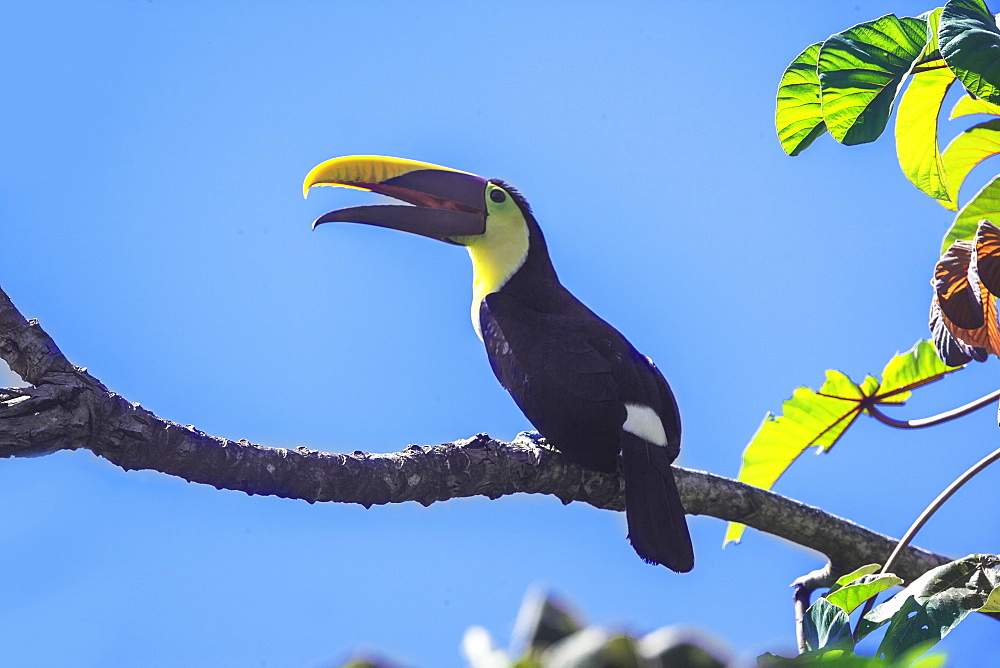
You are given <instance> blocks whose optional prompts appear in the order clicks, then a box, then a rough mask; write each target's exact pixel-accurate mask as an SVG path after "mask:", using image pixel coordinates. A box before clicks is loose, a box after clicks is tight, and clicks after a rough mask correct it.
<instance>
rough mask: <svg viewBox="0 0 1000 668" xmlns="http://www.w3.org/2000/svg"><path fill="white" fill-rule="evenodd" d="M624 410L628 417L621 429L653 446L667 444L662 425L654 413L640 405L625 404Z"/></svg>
mask: <svg viewBox="0 0 1000 668" xmlns="http://www.w3.org/2000/svg"><path fill="white" fill-rule="evenodd" d="M625 410H627V411H628V417H627V418H625V424H623V425H622V429H624V430H625V431H627V432H628V433H630V434H633V435H635V436H638V437H639V438H641V439H642V440H644V441H647V442H649V443H652V444H653V445H659V446H665V445H666V444H667V433H666V432H665V431H664V430H663V423H662V422H660V416H659V415H657V414H656V411H654V410H653V409H652V408H650V407H649V406H643V405H642V404H625Z"/></svg>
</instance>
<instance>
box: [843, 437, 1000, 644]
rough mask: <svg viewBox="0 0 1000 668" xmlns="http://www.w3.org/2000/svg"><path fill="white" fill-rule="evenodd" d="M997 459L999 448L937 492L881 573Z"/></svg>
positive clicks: (869, 603) (866, 610)
mask: <svg viewBox="0 0 1000 668" xmlns="http://www.w3.org/2000/svg"><path fill="white" fill-rule="evenodd" d="M998 460H1000V448H998V449H996V450H994V451H993V452H991V453H990V454H988V455H986V456H985V457H983V458H982V459H980V460H979V461H978V462H977V463H976V464H975V465H974V466H973V467H972V468H970V469H969V470H968V471H966V472H965V473H963V474H962V475H960V476H959V477H958V478H956V479H955V480H954V481H953V482H952V483H951V484H950V485H948V487H947V488H945V490H944V491H943V492H941V493H940V494H938V496H937V498H936V499H934V501H932V502H931V504H930V505H929V506H927V507H926V508H925V509H924V512H922V513H920V517H918V518H917V520H916V521H915V522H914V523H913V524H912V525H911V526H910V528H909V529H907V530H906V533H905V534H904V535H903V537H902V538H901V539H900V541H899V545H897V546H896V548H895V549H894V550H893V551H892V554H890V555H889V558H888V559H886V562H885V565H883V566H882V570H881V573H882V574H885V573H888V572H889V569H891V568H892V567H893V565H894V564H895V563H896V559H897V558H898V557H899V555H900V554H902V552H903V550H905V549H906V547H907V545H909V544H910V541H911V540H913V537H914V536H916V535H917V532H918V531H920V529H921V528H922V527H923V526H924V524H926V523H927V520H929V519H930V518H931V516H932V515H934V513H936V512H937V511H938V509H939V508H940V507H941V506H943V505H944V503H945V502H946V501H947V500H948V499H950V498H951V497H952V495H953V494H954V493H955V492H957V491H958V490H959V489H961V488H962V486H963V485H964V484H965V483H967V482H969V481H970V480H972V479H973V478H974V477H976V475H978V474H979V472H980V471H982V470H983V469H985V468H986V467H987V466H989V465H990V464H992V463H993V462H996V461H998ZM876 598H878V597H877V596H872V597H871V598H870V599H868V600H867V601H866V602H865V607H864V609H863V610H862V611H861V617H859V618H858V625H857V626H856V627H855V628H854V641H855V642H857V640H858V630H859V629H860V628H861V620H862V619H864V616H865V615H867V614H868V613H869V612H870V611H871V609H872V606H874V605H875V599H876Z"/></svg>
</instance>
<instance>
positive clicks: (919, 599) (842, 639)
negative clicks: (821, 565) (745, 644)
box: [758, 554, 1000, 668]
mask: <svg viewBox="0 0 1000 668" xmlns="http://www.w3.org/2000/svg"><path fill="white" fill-rule="evenodd" d="M998 566H1000V557H997V556H995V555H980V554H977V555H970V556H968V557H965V558H964V559H959V560H957V561H952V562H950V563H947V564H944V565H942V566H939V567H937V568H935V569H933V570H930V571H928V572H927V573H925V574H924V575H922V576H921V577H920V578H918V579H917V580H914V581H913V582H912V583H910V584H909V585H908V586H907V587H905V588H904V589H903V590H902V591H900V592H899V593H897V594H896V595H895V596H893V597H892V598H890V599H889V600H888V601H886V602H885V603H882V604H880V605H878V606H876V607H875V608H874V609H872V610H871V611H870V612H867V613H864V614H863V615H861V617H860V619H859V620H858V624H857V630H856V631H855V632H854V633H852V632H851V619H850V615H851V613H853V612H854V611H855V610H856V609H857V608H858V607H860V606H861V604H863V603H864V602H865V601H867V600H868V599H870V598H873V597H875V596H878V594H880V593H881V592H883V591H885V590H886V589H889V588H890V587H894V586H896V585H898V584H901V583H902V580H900V579H899V578H898V577H896V576H895V575H892V574H891V573H878V574H876V571H877V570H878V569H879V566H878V564H871V565H869V566H864V567H862V568H859V569H858V570H856V571H854V572H853V573H850V574H848V575H845V576H844V577H842V578H840V579H839V580H837V582H836V583H835V584H834V585H833V586H832V587H831V588H830V590H829V592H827V594H825V595H824V596H823V597H822V598H820V599H819V600H817V601H816V602H815V603H813V604H812V605H811V606H810V607H809V609H808V611H807V612H806V617H805V620H804V626H805V637H806V645H807V647H808V651H807V652H805V653H803V654H801V655H799V656H798V657H796V658H794V659H784V658H781V657H776V656H774V655H764V656H763V657H760V659H758V665H760V666H775V667H780V666H798V665H813V664H822V665H827V664H833V665H837V666H851V667H854V666H886V665H890V666H919V667H920V668H932V667H937V666H942V665H944V656H942V655H934V656H927V657H924V658H919V657H920V656H921V655H922V654H924V653H925V652H926V651H927V650H928V649H930V648H931V647H933V646H934V644H936V643H937V642H938V641H939V640H941V639H942V638H943V637H944V636H946V635H947V634H948V633H949V632H950V631H951V629H953V628H954V627H955V626H956V625H957V624H958V623H959V622H960V621H962V620H963V619H964V618H965V617H966V616H967V615H968V614H969V613H970V612H975V611H980V612H987V613H990V612H996V611H997V604H998V601H1000V570H998ZM883 626H885V627H886V630H885V634H884V636H883V638H882V641H881V642H880V643H879V646H878V649H877V650H876V652H875V657H874V658H868V657H860V656H856V655H855V654H854V649H855V647H856V645H857V643H858V642H859V641H861V640H863V639H864V638H865V637H866V636H868V635H869V634H871V633H872V632H873V631H876V630H877V629H879V628H882V627H883Z"/></svg>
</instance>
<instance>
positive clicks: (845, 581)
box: [830, 564, 882, 592]
mask: <svg viewBox="0 0 1000 668" xmlns="http://www.w3.org/2000/svg"><path fill="white" fill-rule="evenodd" d="M880 568H882V564H865V565H864V566H862V567H861V568H858V569H856V570H854V571H851V572H850V573H848V574H847V575H844V576H841V577H840V578H838V579H837V581H836V582H834V583H833V586H832V587H830V591H831V592H834V591H837V590H838V589H840V588H841V587H843V586H845V585H849V584H851V583H852V582H854V581H855V580H857V579H858V578H860V577H862V576H864V575H871V574H873V573H877V572H878V570H879V569H880Z"/></svg>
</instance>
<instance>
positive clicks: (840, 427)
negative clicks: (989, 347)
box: [724, 341, 962, 543]
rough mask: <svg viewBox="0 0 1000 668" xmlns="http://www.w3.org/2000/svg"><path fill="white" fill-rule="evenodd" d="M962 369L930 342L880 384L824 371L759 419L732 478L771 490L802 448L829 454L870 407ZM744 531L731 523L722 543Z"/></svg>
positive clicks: (897, 361) (898, 361)
mask: <svg viewBox="0 0 1000 668" xmlns="http://www.w3.org/2000/svg"><path fill="white" fill-rule="evenodd" d="M960 368H962V367H960V366H954V367H953V366H947V365H945V364H944V363H943V362H942V361H941V359H940V358H939V357H938V356H937V352H936V351H935V349H934V345H933V343H931V342H930V341H920V342H918V343H917V344H916V345H914V347H913V348H911V349H910V350H909V351H907V352H905V353H902V354H897V355H896V356H895V357H894V358H893V359H892V360H890V361H889V363H888V364H887V365H886V366H885V369H884V370H883V372H882V374H883V380H882V382H881V383H880V382H879V381H878V379H876V378H872V377H871V376H868V377H867V378H865V380H864V382H862V383H861V385H858V384H856V383H854V382H853V381H852V380H851V379H850V378H848V377H847V376H846V375H844V374H843V373H841V372H840V371H835V370H832V369H831V370H829V371H827V372H826V382H824V383H823V385H822V387H820V388H819V391H814V390H811V389H809V388H808V387H800V388H798V389H796V390H795V392H794V393H793V394H792V398H791V399H788V400H787V401H785V402H784V403H783V404H782V405H781V410H782V415H779V416H777V417H775V416H774V415H773V414H771V413H768V414H767V415H765V416H764V421H763V422H761V424H760V427H758V428H757V432H756V433H755V434H754V435H753V438H751V439H750V443H748V444H747V447H746V449H745V450H744V451H743V460H742V463H741V465H740V473H739V475H738V476H737V479H738V480H739V481H740V482H744V483H746V484H748V485H753V486H754V487H760V488H763V489H771V487H772V486H773V485H774V483H776V482H777V481H778V478H780V477H781V476H782V474H784V472H785V471H786V470H788V467H789V466H791V465H792V462H794V461H795V460H796V459H798V458H799V456H800V455H801V454H802V453H803V452H805V450H806V448H809V447H811V446H817V447H819V448H822V449H823V451H824V452H826V451H829V450H830V449H831V448H832V447H833V446H834V445H835V444H836V443H837V440H838V439H839V438H840V437H841V436H842V435H843V434H844V432H845V431H846V430H847V428H848V427H850V426H851V425H852V424H853V423H854V421H855V420H856V419H857V418H858V416H859V415H861V413H862V412H863V411H864V410H865V406H866V405H869V404H891V405H900V404H902V403H903V402H904V401H905V400H906V399H907V398H908V397H909V391H910V390H911V389H914V388H917V387H920V386H921V385H925V384H927V383H929V382H932V381H934V380H937V379H938V378H940V377H941V376H943V375H944V374H946V373H950V372H952V371H956V370H958V369H960ZM745 528H746V527H745V526H744V525H742V524H739V523H736V522H730V523H729V525H728V527H727V529H726V536H725V541H724V542H725V543H729V542H732V541H739V539H740V538H741V536H742V535H743V531H744V529H745Z"/></svg>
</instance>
